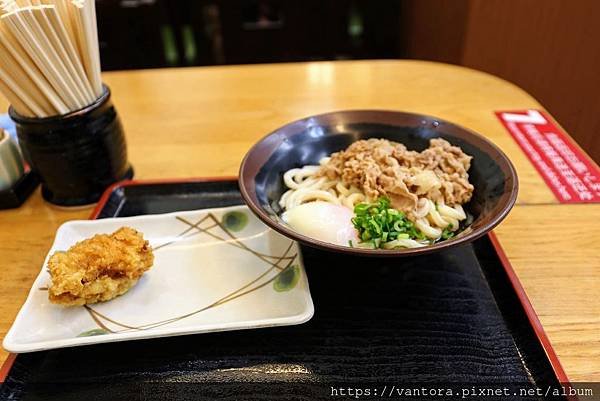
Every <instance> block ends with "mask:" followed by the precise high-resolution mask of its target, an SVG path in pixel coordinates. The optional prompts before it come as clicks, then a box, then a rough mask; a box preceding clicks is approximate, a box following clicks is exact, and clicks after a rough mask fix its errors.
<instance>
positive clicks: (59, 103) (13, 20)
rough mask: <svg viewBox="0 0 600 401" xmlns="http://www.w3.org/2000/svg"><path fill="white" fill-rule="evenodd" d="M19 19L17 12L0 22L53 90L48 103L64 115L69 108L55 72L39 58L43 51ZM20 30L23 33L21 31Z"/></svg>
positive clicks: (6, 15) (44, 60) (9, 14)
mask: <svg viewBox="0 0 600 401" xmlns="http://www.w3.org/2000/svg"><path fill="white" fill-rule="evenodd" d="M19 17H20V15H19V14H18V12H17V11H14V12H11V13H8V14H4V15H3V16H2V17H0V20H2V21H5V22H6V26H7V27H8V29H9V30H10V31H11V33H12V34H13V35H14V36H15V37H16V38H17V39H18V41H19V43H20V44H21V46H22V47H23V49H24V50H25V52H26V53H27V55H28V56H29V57H31V59H32V60H33V62H34V63H35V65H36V66H37V67H38V68H39V70H40V71H41V72H42V74H43V75H44V77H45V78H46V79H47V80H48V82H49V83H50V85H51V86H52V87H53V88H54V91H55V93H56V97H54V96H53V97H51V98H50V101H51V102H52V103H53V105H54V107H55V108H56V109H57V110H58V111H59V113H60V114H66V113H67V112H68V111H69V107H67V105H66V102H65V101H64V98H63V96H61V91H62V88H61V85H60V82H59V81H58V80H57V78H56V75H57V73H56V71H53V69H52V67H51V66H50V65H49V63H48V61H47V60H46V59H44V58H43V57H42V56H41V54H43V53H44V51H43V50H42V49H41V47H40V44H39V43H37V41H36V39H35V37H34V35H33V33H31V32H30V31H29V30H28V29H27V28H28V26H27V24H26V23H25V22H23V21H21V20H20V18H19ZM21 29H22V30H23V31H21Z"/></svg>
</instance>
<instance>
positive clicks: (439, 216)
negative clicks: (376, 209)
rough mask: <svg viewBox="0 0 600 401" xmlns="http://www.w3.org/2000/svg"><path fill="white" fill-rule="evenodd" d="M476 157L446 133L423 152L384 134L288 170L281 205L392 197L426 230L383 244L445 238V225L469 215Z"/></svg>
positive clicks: (449, 227) (454, 227) (452, 226)
mask: <svg viewBox="0 0 600 401" xmlns="http://www.w3.org/2000/svg"><path fill="white" fill-rule="evenodd" d="M470 160H471V157H470V156H467V155H466V154H464V153H463V152H462V150H461V149H460V148H459V147H456V146H452V145H450V144H449V143H448V142H447V141H445V140H443V139H433V140H431V143H430V147H429V148H428V149H426V150H424V151H423V152H420V153H419V152H414V151H408V150H406V148H405V147H404V145H402V144H399V143H395V142H390V141H387V140H383V139H370V140H366V141H358V142H355V143H353V144H352V145H351V146H350V147H349V148H348V149H346V150H345V151H341V152H337V153H334V154H332V155H331V157H324V158H322V159H321V160H320V161H319V165H308V166H304V167H301V168H293V169H291V170H288V171H286V172H285V173H284V175H283V181H284V183H285V186H286V187H287V188H288V190H287V191H286V192H285V193H284V194H283V195H282V196H281V198H280V200H279V205H280V206H281V208H282V209H284V210H285V211H289V210H292V209H294V208H296V207H298V206H299V205H303V204H305V203H309V202H315V201H320V202H326V203H330V204H334V205H341V206H345V207H347V208H349V209H354V208H355V207H356V206H357V205H359V204H361V203H372V202H375V201H377V199H378V198H380V197H386V198H389V199H390V201H391V206H392V207H393V208H394V209H397V210H399V211H401V212H403V213H404V214H405V215H406V217H407V218H408V219H409V220H410V221H412V222H413V223H414V226H415V227H416V228H417V229H418V230H419V231H420V232H421V233H422V234H423V236H422V238H421V239H407V238H402V239H398V240H395V241H389V242H386V243H383V244H382V246H381V247H382V248H388V249H389V248H396V247H401V248H402V247H405V248H413V247H420V246H425V245H428V244H431V243H433V242H436V241H438V240H440V239H441V238H442V235H443V233H444V232H445V231H446V232H450V233H455V232H457V231H458V230H459V229H460V224H461V222H462V221H464V220H465V219H466V217H467V216H466V213H465V211H464V210H463V207H462V204H464V203H465V202H467V201H468V200H469V199H470V198H471V195H472V192H473V186H472V185H471V184H470V183H469V182H468V174H467V170H468V169H469V167H470ZM451 235H452V234H451Z"/></svg>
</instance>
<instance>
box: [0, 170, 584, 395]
mask: <svg viewBox="0 0 600 401" xmlns="http://www.w3.org/2000/svg"><path fill="white" fill-rule="evenodd" d="M225 181H237V177H236V176H222V177H195V178H167V179H148V180H124V181H119V182H116V183H114V184H113V185H111V186H110V187H108V188H107V189H106V190H105V191H104V193H103V194H102V197H101V198H100V200H99V201H98V204H97V205H96V207H95V208H94V210H93V212H92V214H91V215H90V217H89V219H90V220H94V219H96V218H98V215H99V214H100V212H101V211H102V209H103V208H104V206H105V205H106V202H107V201H108V199H109V198H110V195H111V194H112V193H113V192H114V191H115V190H117V189H119V188H123V187H129V186H137V185H161V184H178V183H203V182H225ZM487 235H488V237H489V238H490V241H491V242H492V245H493V246H494V249H495V250H496V253H497V254H498V257H499V258H500V262H501V263H502V266H503V267H504V270H505V271H506V274H507V276H508V278H509V280H510V283H511V285H512V287H513V289H514V291H515V292H516V294H517V296H518V298H519V301H520V302H521V305H522V307H523V310H524V311H525V314H526V315H527V319H528V320H529V324H530V325H531V326H532V328H533V330H534V332H535V334H536V336H537V339H538V341H539V343H540V345H541V346H542V348H543V350H544V352H545V353H546V357H547V358H548V360H549V361H550V365H551V366H552V370H553V371H554V374H555V376H556V378H557V379H558V381H559V383H561V384H563V385H567V386H570V385H571V384H570V381H569V378H568V376H567V374H566V372H565V370H564V369H563V367H562V365H561V363H560V361H559V359H558V356H557V355H556V352H555V351H554V348H553V347H552V344H551V343H550V340H549V339H548V336H547V335H546V332H545V331H544V328H543V326H542V323H541V322H540V320H539V317H538V315H537V314H536V312H535V310H534V309H533V306H532V304H531V302H530V301H529V298H528V297H527V294H526V293H525V289H524V288H523V286H522V285H521V282H520V281H519V278H518V277H517V274H516V273H515V271H514V269H513V267H512V265H511V263H510V261H509V259H508V256H507V255H506V253H505V252H504V249H502V246H501V245H500V241H499V240H498V237H497V236H496V234H495V233H494V232H493V231H490V232H489V233H488V234H487ZM16 355H17V354H13V353H10V354H9V355H8V357H7V358H6V360H5V362H4V364H3V365H2V367H1V368H0V383H2V382H4V380H5V379H6V377H7V376H8V373H9V371H10V369H11V367H12V365H13V363H14V361H15V358H16ZM569 399H575V398H569Z"/></svg>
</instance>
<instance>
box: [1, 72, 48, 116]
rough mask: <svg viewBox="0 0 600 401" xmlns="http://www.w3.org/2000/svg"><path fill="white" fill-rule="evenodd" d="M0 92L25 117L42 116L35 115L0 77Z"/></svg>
mask: <svg viewBox="0 0 600 401" xmlns="http://www.w3.org/2000/svg"><path fill="white" fill-rule="evenodd" d="M0 92H1V93H2V94H3V95H4V96H5V97H6V98H7V99H8V101H9V102H10V104H11V105H12V106H13V108H14V109H15V110H16V111H17V113H19V114H20V115H22V116H25V117H42V116H38V115H36V114H35V113H34V112H33V110H31V109H30V108H29V106H27V105H26V104H25V103H24V102H23V101H22V100H21V99H19V97H18V96H17V95H16V94H15V93H14V92H13V91H12V90H11V89H10V88H9V87H8V86H7V85H6V84H5V83H4V82H3V81H2V80H1V79H0Z"/></svg>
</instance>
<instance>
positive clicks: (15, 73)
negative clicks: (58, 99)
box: [0, 42, 54, 115]
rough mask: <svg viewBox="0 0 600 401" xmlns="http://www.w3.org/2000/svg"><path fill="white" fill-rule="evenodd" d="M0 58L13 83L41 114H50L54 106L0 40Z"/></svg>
mask: <svg viewBox="0 0 600 401" xmlns="http://www.w3.org/2000/svg"><path fill="white" fill-rule="evenodd" d="M0 58H1V59H2V60H3V66H2V67H3V68H4V69H5V71H6V73H8V74H9V76H10V77H12V78H13V80H14V81H15V84H16V85H18V86H19V87H20V88H22V89H23V90H24V91H25V92H26V93H28V94H29V95H30V97H31V98H32V100H33V102H34V103H35V105H36V106H37V107H39V108H40V109H41V110H42V111H43V114H45V115H51V114H52V113H53V112H54V107H52V105H51V104H50V103H49V102H48V101H47V99H46V98H45V96H44V94H43V93H42V92H41V91H40V89H39V88H38V87H37V86H36V85H35V83H34V82H33V81H32V80H31V79H30V78H29V76H28V75H27V73H26V72H25V71H24V70H23V68H21V66H20V65H19V63H18V61H17V60H16V59H15V58H14V57H13V56H12V54H11V53H10V51H9V50H8V49H7V48H6V47H5V46H4V45H3V44H2V42H0ZM30 108H31V107H30ZM34 108H35V107H34Z"/></svg>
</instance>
